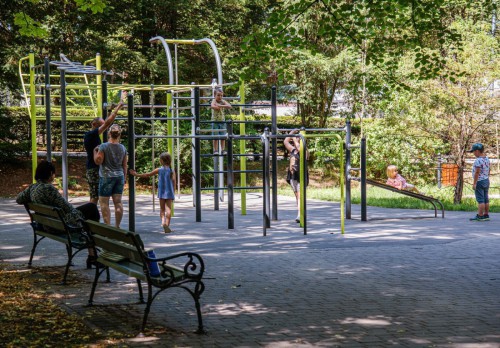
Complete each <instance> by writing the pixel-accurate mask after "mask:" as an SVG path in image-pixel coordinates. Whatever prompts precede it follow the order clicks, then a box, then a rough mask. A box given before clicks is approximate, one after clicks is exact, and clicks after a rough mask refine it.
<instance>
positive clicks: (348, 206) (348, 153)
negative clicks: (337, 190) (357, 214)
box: [344, 120, 351, 219]
mask: <svg viewBox="0 0 500 348" xmlns="http://www.w3.org/2000/svg"><path fill="white" fill-rule="evenodd" d="M344 150H345V174H344V175H345V218H346V219H351V174H350V171H351V121H350V120H347V122H346V134H345V149H344Z"/></svg>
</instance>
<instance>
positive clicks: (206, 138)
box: [134, 135, 227, 140]
mask: <svg viewBox="0 0 500 348" xmlns="http://www.w3.org/2000/svg"><path fill="white" fill-rule="evenodd" d="M134 138H136V139H193V138H198V139H202V140H217V139H221V140H227V136H220V135H212V136H203V135H134Z"/></svg>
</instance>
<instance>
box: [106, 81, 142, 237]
mask: <svg viewBox="0 0 500 348" xmlns="http://www.w3.org/2000/svg"><path fill="white" fill-rule="evenodd" d="M104 82H105V81H103V85H102V87H103V90H104V89H105V86H106V85H105V84H104ZM103 102H104V99H103ZM127 114H128V129H127V133H128V167H129V168H132V169H135V125H134V96H133V95H132V94H129V95H128V96H127ZM103 115H104V114H103ZM128 197H129V202H128V208H129V214H128V229H129V230H130V231H132V232H135V178H134V176H132V175H130V174H129V175H128Z"/></svg>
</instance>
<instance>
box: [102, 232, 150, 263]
mask: <svg viewBox="0 0 500 348" xmlns="http://www.w3.org/2000/svg"><path fill="white" fill-rule="evenodd" d="M92 239H93V240H94V244H95V246H96V247H98V248H102V249H103V250H105V251H111V252H113V253H115V254H118V255H121V256H123V257H125V258H126V259H129V260H132V261H135V262H140V263H142V256H141V255H140V254H139V252H138V251H137V248H136V247H135V246H134V245H131V244H127V243H124V242H121V241H119V242H116V241H113V240H111V239H109V238H106V237H103V236H100V235H98V234H93V235H92Z"/></svg>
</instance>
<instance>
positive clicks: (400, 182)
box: [386, 164, 419, 193]
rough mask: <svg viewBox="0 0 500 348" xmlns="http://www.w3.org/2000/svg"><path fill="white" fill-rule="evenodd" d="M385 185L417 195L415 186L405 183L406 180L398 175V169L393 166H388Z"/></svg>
mask: <svg viewBox="0 0 500 348" xmlns="http://www.w3.org/2000/svg"><path fill="white" fill-rule="evenodd" d="M386 184H387V185H389V186H392V187H395V188H397V189H398V190H407V191H413V192H416V193H419V192H418V190H417V188H416V187H415V185H412V184H409V183H407V182H406V179H405V178H403V177H402V176H401V175H399V173H398V167H396V166H395V165H392V164H391V165H389V166H388V167H387V182H386Z"/></svg>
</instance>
